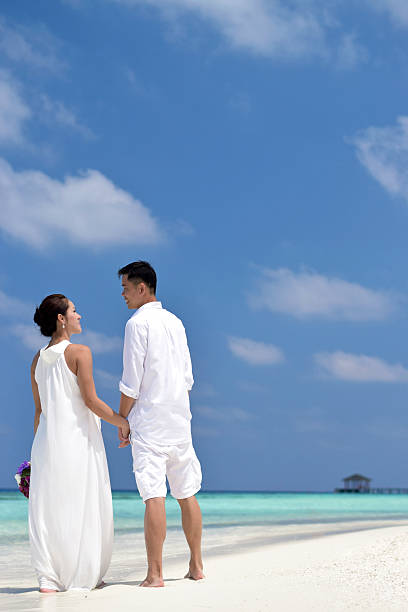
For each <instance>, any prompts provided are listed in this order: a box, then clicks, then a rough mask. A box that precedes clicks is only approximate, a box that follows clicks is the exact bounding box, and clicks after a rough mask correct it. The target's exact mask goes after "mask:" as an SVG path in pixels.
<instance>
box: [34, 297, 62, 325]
mask: <svg viewBox="0 0 408 612" xmlns="http://www.w3.org/2000/svg"><path fill="white" fill-rule="evenodd" d="M68 305H69V303H68V298H66V297H65V295H62V293H53V294H52V295H47V297H46V298H44V299H43V301H42V302H41V304H40V306H39V307H38V308H36V309H35V313H34V323H37V325H38V326H39V328H40V331H41V333H42V335H43V336H52V334H53V333H54V332H55V331H56V330H57V318H58V315H59V314H62V315H65V313H66V312H67V310H68Z"/></svg>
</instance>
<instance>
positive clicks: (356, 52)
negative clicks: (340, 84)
mask: <svg viewBox="0 0 408 612" xmlns="http://www.w3.org/2000/svg"><path fill="white" fill-rule="evenodd" d="M367 61H368V52H367V49H366V48H365V47H363V45H362V44H361V43H359V42H358V41H357V37H356V35H355V34H354V33H352V34H344V35H343V36H342V38H341V40H340V42H339V45H338V50H337V65H338V67H339V68H341V69H343V70H352V69H353V68H356V66H358V65H359V64H363V63H365V62H367Z"/></svg>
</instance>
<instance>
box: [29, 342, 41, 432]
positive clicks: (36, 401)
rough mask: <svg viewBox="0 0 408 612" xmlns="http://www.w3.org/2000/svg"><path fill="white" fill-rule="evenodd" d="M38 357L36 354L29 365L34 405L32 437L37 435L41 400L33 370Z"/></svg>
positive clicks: (38, 354)
mask: <svg viewBox="0 0 408 612" xmlns="http://www.w3.org/2000/svg"><path fill="white" fill-rule="evenodd" d="M39 356H40V353H37V354H36V356H35V357H34V359H33V362H32V364H31V368H30V372H31V389H32V392H33V398H34V405H35V413H34V435H35V434H36V433H37V429H38V425H39V423H40V416H41V400H40V394H39V392H38V385H37V382H36V380H35V368H36V366H37V361H38V357H39Z"/></svg>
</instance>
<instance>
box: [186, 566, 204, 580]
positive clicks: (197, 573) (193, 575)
mask: <svg viewBox="0 0 408 612" xmlns="http://www.w3.org/2000/svg"><path fill="white" fill-rule="evenodd" d="M184 578H189V580H202V579H203V578H205V576H204V574H203V570H202V569H201V568H199V567H195V568H192V567H190V569H189V570H188V572H187V574H186V575H185V576H184Z"/></svg>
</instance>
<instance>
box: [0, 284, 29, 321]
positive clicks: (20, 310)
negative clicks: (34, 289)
mask: <svg viewBox="0 0 408 612" xmlns="http://www.w3.org/2000/svg"><path fill="white" fill-rule="evenodd" d="M0 315H1V316H3V317H11V318H14V317H15V318H18V317H30V316H31V317H33V316H34V306H31V305H29V304H27V303H26V302H23V301H22V300H19V299H18V298H15V297H12V296H10V295H7V294H6V293H4V291H1V290H0Z"/></svg>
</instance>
